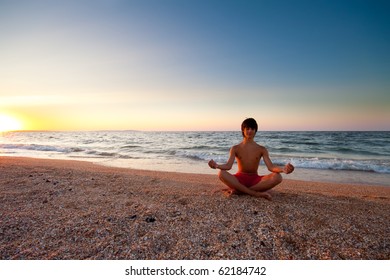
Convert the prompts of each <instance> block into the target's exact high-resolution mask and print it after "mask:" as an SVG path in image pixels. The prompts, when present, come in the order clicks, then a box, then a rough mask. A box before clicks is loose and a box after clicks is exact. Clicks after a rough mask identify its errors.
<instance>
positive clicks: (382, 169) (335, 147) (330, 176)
mask: <svg viewBox="0 0 390 280" xmlns="http://www.w3.org/2000/svg"><path fill="white" fill-rule="evenodd" d="M241 140H242V135H241V131H234V132H232V131H228V132H220V131H216V132H210V131H207V132H199V131H194V132H157V131H156V132H149V131H81V132H80V131H77V132H55V131H53V132H46V131H45V132H35V131H34V132H7V133H1V134H0V155H1V156H23V157H33V158H50V159H73V160H85V161H91V162H94V163H96V164H102V165H107V166H115V167H123V168H136V169H149V170H160V171H173V172H185V173H188V172H189V173H203V174H216V173H217V172H216V171H215V170H212V169H210V168H209V167H208V165H207V162H208V161H209V160H210V159H214V160H215V161H217V162H218V163H224V162H226V160H227V159H228V155H229V149H230V147H231V146H233V145H235V144H238V143H239V142H240V141H241ZM255 140H256V142H257V143H259V144H260V145H263V146H265V147H266V148H267V149H268V151H269V153H270V157H271V160H272V161H273V162H274V164H277V165H285V164H286V163H287V162H291V163H292V164H293V165H294V166H295V167H296V170H295V171H294V173H292V174H289V175H283V176H284V177H285V178H290V179H299V180H306V181H330V182H340V183H354V184H373V185H385V186H390V132H340V131H337V132H317V131H315V132H313V131H308V132H301V131H299V132H298V131H282V132H276V131H258V132H257V134H256V138H255ZM234 169H236V166H235V167H234V168H233V170H232V172H235V170H234ZM267 172H268V171H267V170H266V168H265V166H264V163H263V162H261V163H260V167H259V174H265V173H267Z"/></svg>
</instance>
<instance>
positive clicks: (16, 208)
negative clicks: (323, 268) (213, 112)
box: [0, 157, 390, 260]
mask: <svg viewBox="0 0 390 280" xmlns="http://www.w3.org/2000/svg"><path fill="white" fill-rule="evenodd" d="M205 168H207V167H206V166H205ZM223 189H224V186H223V185H222V183H220V182H219V180H218V178H217V176H216V175H203V174H184V173H171V172H157V171H142V170H133V169H124V168H110V167H104V166H100V165H96V164H92V163H88V162H78V161H68V160H43V159H29V158H12V157H0V215H1V219H0V255H1V259H3V260H6V259H43V260H45V259H76V260H79V259H106V260H112V259H179V260H182V259H186V260H187V259H272V260H280V259H281V260H284V259H300V260H303V259H390V219H389V214H390V188H388V187H380V186H366V185H364V186H362V185H347V184H336V183H321V182H306V181H296V180H288V179H285V180H284V181H283V182H282V184H281V185H280V186H278V187H276V188H275V189H274V190H273V191H272V196H273V200H272V201H267V200H264V199H260V198H254V197H250V196H247V195H241V196H238V195H232V196H227V195H226V193H225V192H223V191H222V190H223Z"/></svg>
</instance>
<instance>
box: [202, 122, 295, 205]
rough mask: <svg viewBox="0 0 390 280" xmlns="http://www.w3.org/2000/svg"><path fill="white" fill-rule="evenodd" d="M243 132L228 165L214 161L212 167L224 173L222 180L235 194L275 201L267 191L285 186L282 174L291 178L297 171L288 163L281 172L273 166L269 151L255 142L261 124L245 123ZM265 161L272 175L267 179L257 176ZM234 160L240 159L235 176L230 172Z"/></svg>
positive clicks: (242, 125) (231, 152)
mask: <svg viewBox="0 0 390 280" xmlns="http://www.w3.org/2000/svg"><path fill="white" fill-rule="evenodd" d="M241 132H242V136H243V137H244V139H243V141H242V142H241V143H240V144H238V145H235V146H233V147H232V148H231V149H230V156H229V159H228V161H227V163H225V164H217V163H216V162H215V161H214V160H210V161H209V166H210V167H211V168H213V169H216V168H218V169H220V171H219V174H218V177H219V179H220V180H221V181H222V182H223V183H224V184H225V185H227V186H228V187H229V188H230V189H232V192H233V193H246V194H249V195H253V196H256V197H262V198H265V199H268V200H271V195H270V194H269V193H267V191H268V190H270V189H272V188H273V187H275V186H276V185H278V184H280V183H281V182H282V179H283V178H282V176H281V175H280V173H286V174H289V173H291V172H293V171H294V166H293V165H292V164H290V163H288V164H286V166H285V167H284V168H281V167H278V166H276V165H274V164H273V163H272V161H271V159H270V158H269V155H268V151H267V149H266V148H264V147H263V146H260V145H258V144H257V143H256V142H255V141H254V138H255V135H256V132H257V123H256V121H255V120H254V119H252V118H249V119H246V120H244V121H243V123H242V124H241ZM261 158H263V160H264V163H265V165H266V166H267V168H268V170H269V171H271V172H272V173H271V174H268V175H265V176H259V175H258V174H257V169H258V167H259V163H260V159H261ZM234 159H237V166H238V172H237V173H236V174H235V175H232V174H230V173H229V172H227V170H230V169H231V168H232V166H233V163H234Z"/></svg>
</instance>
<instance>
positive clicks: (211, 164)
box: [209, 159, 218, 169]
mask: <svg viewBox="0 0 390 280" xmlns="http://www.w3.org/2000/svg"><path fill="white" fill-rule="evenodd" d="M209 166H210V168H212V169H216V168H217V166H218V164H217V163H216V162H215V161H214V160H213V159H212V160H210V161H209Z"/></svg>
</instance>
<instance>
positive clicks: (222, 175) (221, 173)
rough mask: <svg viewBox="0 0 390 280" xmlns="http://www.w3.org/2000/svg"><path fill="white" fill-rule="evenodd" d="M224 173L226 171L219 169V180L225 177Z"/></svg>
mask: <svg viewBox="0 0 390 280" xmlns="http://www.w3.org/2000/svg"><path fill="white" fill-rule="evenodd" d="M226 173H228V172H227V171H226V170H219V172H218V178H219V179H220V180H223V179H224V178H225V175H226Z"/></svg>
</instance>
